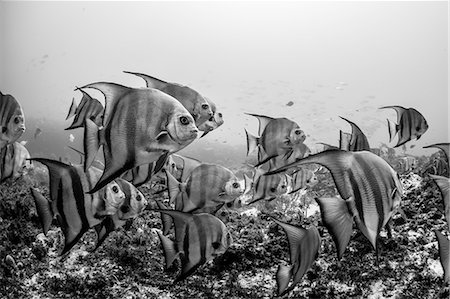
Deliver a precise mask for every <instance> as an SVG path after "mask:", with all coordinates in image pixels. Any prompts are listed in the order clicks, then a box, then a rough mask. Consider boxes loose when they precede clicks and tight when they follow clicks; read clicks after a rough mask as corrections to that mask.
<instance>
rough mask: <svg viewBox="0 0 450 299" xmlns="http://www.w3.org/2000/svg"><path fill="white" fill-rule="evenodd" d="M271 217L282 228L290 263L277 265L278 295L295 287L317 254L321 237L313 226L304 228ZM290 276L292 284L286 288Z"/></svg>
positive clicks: (282, 294)
mask: <svg viewBox="0 0 450 299" xmlns="http://www.w3.org/2000/svg"><path fill="white" fill-rule="evenodd" d="M271 218H272V219H273V221H275V223H277V224H278V225H280V226H281V227H282V228H283V230H284V231H285V233H286V235H287V238H288V243H289V253H290V261H291V265H290V266H285V265H279V266H278V270H277V274H276V279H277V286H278V296H284V295H285V294H287V293H289V292H290V291H292V290H293V289H294V288H295V285H296V284H297V283H299V282H300V280H301V279H302V277H303V275H304V274H305V273H306V271H308V269H309V268H311V266H312V264H313V262H314V260H315V259H316V258H317V256H318V255H319V249H320V243H321V239H320V235H319V231H318V230H317V228H316V227H315V226H311V227H310V228H308V229H305V228H303V227H299V226H294V225H291V224H288V223H285V222H282V221H279V220H276V219H275V218H273V217H271ZM291 278H292V284H291V286H290V287H289V288H288V284H289V281H290V280H291Z"/></svg>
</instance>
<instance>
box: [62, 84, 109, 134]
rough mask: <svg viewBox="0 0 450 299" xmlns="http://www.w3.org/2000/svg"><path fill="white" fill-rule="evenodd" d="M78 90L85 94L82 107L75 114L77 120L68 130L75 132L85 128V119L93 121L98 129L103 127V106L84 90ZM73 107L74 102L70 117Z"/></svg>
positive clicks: (81, 103)
mask: <svg viewBox="0 0 450 299" xmlns="http://www.w3.org/2000/svg"><path fill="white" fill-rule="evenodd" d="M77 90H79V91H81V92H82V93H83V97H82V98H81V102H80V105H79V106H78V107H77V108H76V110H75V112H74V116H75V118H74V120H73V122H72V124H71V125H70V126H69V127H68V128H66V130H73V129H76V128H82V127H84V121H85V119H90V120H92V121H93V122H94V123H95V124H96V125H97V126H98V127H100V126H101V125H102V115H103V105H102V104H101V103H100V102H99V101H98V100H96V99H94V98H92V97H91V96H90V95H89V94H88V93H86V92H85V91H84V90H81V89H77ZM73 105H74V102H73V101H72V105H71V106H70V110H69V114H68V116H69V115H70V114H71V110H72V109H73Z"/></svg>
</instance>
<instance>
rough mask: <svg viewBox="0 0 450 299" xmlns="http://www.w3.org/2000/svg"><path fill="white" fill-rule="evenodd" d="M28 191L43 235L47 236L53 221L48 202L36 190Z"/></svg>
mask: <svg viewBox="0 0 450 299" xmlns="http://www.w3.org/2000/svg"><path fill="white" fill-rule="evenodd" d="M30 191H31V195H32V196H33V198H34V203H35V204H36V211H37V214H38V215H39V219H40V220H41V224H42V229H43V231H44V235H47V232H48V230H49V228H50V225H51V224H52V220H53V211H52V208H51V206H50V202H49V201H48V200H47V199H46V198H45V197H44V196H43V195H42V194H41V193H40V192H39V191H38V190H37V189H35V188H30Z"/></svg>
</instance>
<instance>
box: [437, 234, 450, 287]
mask: <svg viewBox="0 0 450 299" xmlns="http://www.w3.org/2000/svg"><path fill="white" fill-rule="evenodd" d="M434 233H435V234H436V238H437V240H438V246H439V257H440V260H441V265H442V268H443V269H444V282H448V281H450V249H449V248H450V240H449V239H448V238H447V237H446V236H444V235H443V234H442V233H441V232H440V231H438V230H435V231H434Z"/></svg>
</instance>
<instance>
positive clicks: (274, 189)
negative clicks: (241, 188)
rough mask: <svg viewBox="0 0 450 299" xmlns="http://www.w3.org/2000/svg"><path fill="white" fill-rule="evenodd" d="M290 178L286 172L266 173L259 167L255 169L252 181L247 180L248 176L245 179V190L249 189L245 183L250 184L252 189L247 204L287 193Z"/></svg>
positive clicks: (272, 198)
mask: <svg viewBox="0 0 450 299" xmlns="http://www.w3.org/2000/svg"><path fill="white" fill-rule="evenodd" d="M244 178H245V177H244ZM290 180H291V179H290V178H289V176H288V175H286V174H279V173H277V174H272V175H266V174H264V173H263V171H262V170H261V169H256V170H255V173H254V175H253V180H252V183H250V182H248V177H247V181H246V190H248V189H249V188H248V187H247V185H251V186H252V187H253V189H254V191H253V197H252V201H251V202H250V203H249V204H253V203H255V202H257V201H260V200H268V201H270V200H274V199H276V198H277V197H279V196H281V195H283V194H287V193H288V191H289V189H288V187H289V181H290Z"/></svg>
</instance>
